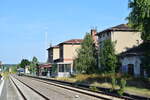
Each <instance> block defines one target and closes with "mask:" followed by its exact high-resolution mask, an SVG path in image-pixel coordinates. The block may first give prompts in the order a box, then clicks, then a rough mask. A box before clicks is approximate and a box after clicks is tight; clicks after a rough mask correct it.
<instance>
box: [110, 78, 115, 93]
mask: <svg viewBox="0 0 150 100" xmlns="http://www.w3.org/2000/svg"><path fill="white" fill-rule="evenodd" d="M111 84H112V91H113V90H115V85H116V79H115V77H112V78H111Z"/></svg>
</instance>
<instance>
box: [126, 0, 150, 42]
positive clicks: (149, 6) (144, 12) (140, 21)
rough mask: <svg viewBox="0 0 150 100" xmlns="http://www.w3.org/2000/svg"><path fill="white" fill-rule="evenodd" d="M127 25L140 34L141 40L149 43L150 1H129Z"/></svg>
mask: <svg viewBox="0 0 150 100" xmlns="http://www.w3.org/2000/svg"><path fill="white" fill-rule="evenodd" d="M129 8H131V12H130V14H129V16H128V18H127V19H128V20H129V25H130V26H132V27H133V28H136V29H138V30H140V31H141V32H142V36H141V37H142V39H143V40H144V42H145V41H150V29H149V26H150V0H130V1H129Z"/></svg>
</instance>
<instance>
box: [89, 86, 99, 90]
mask: <svg viewBox="0 0 150 100" xmlns="http://www.w3.org/2000/svg"><path fill="white" fill-rule="evenodd" d="M90 90H92V91H98V89H97V87H96V86H90Z"/></svg>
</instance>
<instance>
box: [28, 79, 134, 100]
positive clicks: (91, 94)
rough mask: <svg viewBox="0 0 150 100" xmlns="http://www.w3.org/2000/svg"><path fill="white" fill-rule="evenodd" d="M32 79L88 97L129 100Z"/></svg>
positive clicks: (106, 99) (105, 99)
mask: <svg viewBox="0 0 150 100" xmlns="http://www.w3.org/2000/svg"><path fill="white" fill-rule="evenodd" d="M30 78H32V80H35V81H38V82H41V83H44V84H48V85H54V86H56V87H60V88H64V89H67V90H71V91H75V92H78V93H82V94H85V95H88V96H92V97H96V98H98V99H103V100H127V99H128V100H129V98H122V97H118V96H112V95H106V94H103V93H102V94H101V93H99V92H98V93H97V92H92V91H89V90H87V89H83V88H82V89H81V88H80V89H79V88H75V87H70V86H68V85H67V86H66V85H62V84H58V83H54V82H50V81H48V80H41V79H37V78H34V77H30ZM130 100H131V99H130ZM132 100H133V99H132Z"/></svg>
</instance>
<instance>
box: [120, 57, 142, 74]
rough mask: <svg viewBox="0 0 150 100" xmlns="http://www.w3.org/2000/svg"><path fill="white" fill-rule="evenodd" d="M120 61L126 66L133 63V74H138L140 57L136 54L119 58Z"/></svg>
mask: <svg viewBox="0 0 150 100" xmlns="http://www.w3.org/2000/svg"><path fill="white" fill-rule="evenodd" d="M121 63H122V67H123V66H128V64H133V65H134V75H135V76H139V75H140V64H141V60H140V57H138V56H131V57H124V58H123V59H121ZM124 72H125V71H124Z"/></svg>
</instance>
